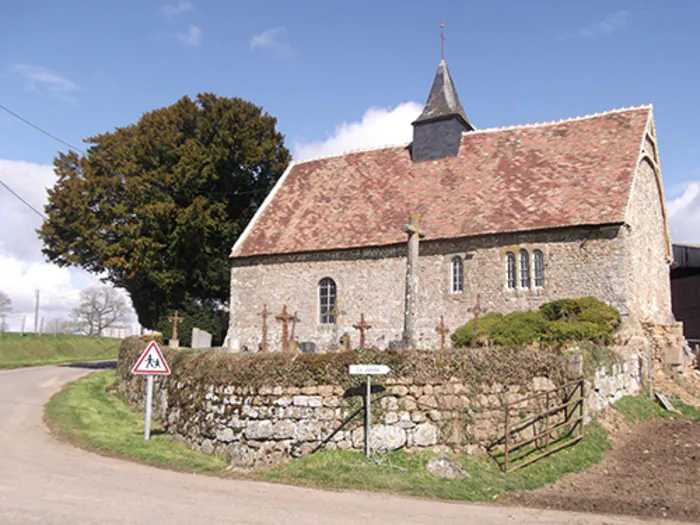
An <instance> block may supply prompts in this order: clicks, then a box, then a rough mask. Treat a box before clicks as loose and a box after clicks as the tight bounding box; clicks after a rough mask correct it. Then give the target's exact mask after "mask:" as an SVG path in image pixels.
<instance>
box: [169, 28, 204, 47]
mask: <svg viewBox="0 0 700 525" xmlns="http://www.w3.org/2000/svg"><path fill="white" fill-rule="evenodd" d="M175 37H176V38H177V39H178V40H179V41H180V42H181V43H182V45H183V46H185V47H197V46H199V45H200V44H201V43H202V30H201V29H200V28H199V26H194V25H191V26H190V27H188V28H187V31H186V32H184V33H178V34H177V35H175Z"/></svg>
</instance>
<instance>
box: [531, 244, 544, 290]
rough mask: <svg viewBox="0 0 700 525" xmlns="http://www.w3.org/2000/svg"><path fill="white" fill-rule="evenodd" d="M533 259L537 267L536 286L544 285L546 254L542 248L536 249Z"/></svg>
mask: <svg viewBox="0 0 700 525" xmlns="http://www.w3.org/2000/svg"><path fill="white" fill-rule="evenodd" d="M532 259H533V265H534V267H535V268H534V270H535V286H544V254H543V253H542V252H541V251H540V250H535V252H534V253H533V254H532Z"/></svg>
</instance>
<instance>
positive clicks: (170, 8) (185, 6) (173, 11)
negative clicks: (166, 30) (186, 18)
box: [160, 0, 194, 18]
mask: <svg viewBox="0 0 700 525" xmlns="http://www.w3.org/2000/svg"><path fill="white" fill-rule="evenodd" d="M160 10H161V11H162V12H163V14H164V15H165V16H167V17H168V18H172V17H174V16H177V15H180V14H182V13H186V12H187V11H193V10H194V6H193V5H192V4H191V3H190V2H186V1H185V0H180V1H179V2H178V3H176V4H163V6H162V7H161V8H160Z"/></svg>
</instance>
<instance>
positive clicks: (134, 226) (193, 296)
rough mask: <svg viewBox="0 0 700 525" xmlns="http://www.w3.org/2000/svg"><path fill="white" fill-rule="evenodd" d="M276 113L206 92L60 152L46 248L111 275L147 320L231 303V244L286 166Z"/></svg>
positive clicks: (61, 259) (58, 258) (67, 261)
mask: <svg viewBox="0 0 700 525" xmlns="http://www.w3.org/2000/svg"><path fill="white" fill-rule="evenodd" d="M275 125H276V119H275V118H273V117H271V116H269V115H268V114H266V113H263V112H262V109H261V108H259V107H257V106H255V105H254V104H252V103H250V102H246V101H244V100H241V99H239V98H225V97H217V96H215V95H213V94H202V95H198V96H197V98H196V100H191V99H190V98H188V97H184V98H182V99H180V100H179V101H177V102H176V103H175V104H173V105H172V106H169V107H166V108H162V109H158V110H155V111H152V112H150V113H146V114H145V115H143V117H142V118H141V119H140V120H139V122H138V123H137V124H135V125H130V126H127V127H124V128H117V129H115V130H114V131H113V132H109V133H104V134H101V135H98V136H96V137H92V138H89V139H87V140H86V142H87V143H88V144H90V148H89V150H88V152H87V153H88V154H87V156H79V155H78V154H77V153H75V152H73V151H69V152H68V153H65V154H64V153H59V155H58V157H56V159H55V160H54V166H55V171H56V174H57V175H58V180H57V183H56V185H55V187H54V188H53V189H51V190H50V191H49V202H48V205H47V206H46V214H47V217H48V220H47V221H46V222H45V223H44V224H43V226H42V228H41V230H40V235H41V238H42V240H43V242H44V249H43V251H44V254H45V255H46V256H47V257H48V258H49V259H50V260H51V261H53V262H55V263H57V264H59V265H61V266H79V267H81V268H84V269H86V270H88V271H90V272H92V273H95V274H102V275H106V279H107V280H108V281H109V282H111V283H112V284H114V285H115V286H116V287H120V288H124V289H126V290H127V291H128V293H129V295H130V296H131V299H132V301H133V304H134V308H135V309H136V312H137V314H138V316H139V321H140V322H141V324H143V325H144V326H146V327H149V328H153V327H155V326H156V324H157V323H158V322H159V321H160V320H161V319H163V318H164V317H167V315H168V314H169V312H171V311H172V310H174V309H177V308H180V309H182V307H183V306H184V305H185V304H186V303H188V302H193V301H194V302H196V301H199V302H200V303H199V304H206V305H211V304H215V305H218V306H220V305H221V304H223V303H225V301H226V299H227V297H228V289H229V263H228V255H229V252H230V250H231V246H232V245H233V243H234V242H235V240H236V239H237V237H238V235H239V234H240V233H241V232H242V230H243V228H244V227H245V225H246V224H247V223H248V221H249V220H250V219H251V217H252V216H253V214H254V213H255V210H256V209H257V208H258V207H259V205H260V204H261V202H262V200H263V199H264V197H265V195H266V194H267V193H268V192H269V190H270V189H271V188H272V186H273V184H274V183H275V182H276V181H277V179H278V178H279V176H280V175H281V174H282V172H283V171H284V169H285V168H286V166H287V164H288V162H289V159H290V155H289V151H288V150H287V149H286V148H285V147H284V137H283V135H282V134H281V133H279V132H277V131H276V129H275Z"/></svg>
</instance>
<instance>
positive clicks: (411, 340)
mask: <svg viewBox="0 0 700 525" xmlns="http://www.w3.org/2000/svg"><path fill="white" fill-rule="evenodd" d="M401 231H403V232H404V233H406V234H408V257H407V258H406V297H405V307H404V314H403V343H404V346H406V347H408V348H415V346H416V342H415V336H414V333H415V330H416V314H417V311H418V276H419V274H420V271H419V268H418V252H419V248H420V239H421V238H423V237H425V234H424V233H423V232H421V231H420V230H419V229H418V215H416V214H415V213H412V214H410V215H409V217H408V224H404V225H403V226H401Z"/></svg>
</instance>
